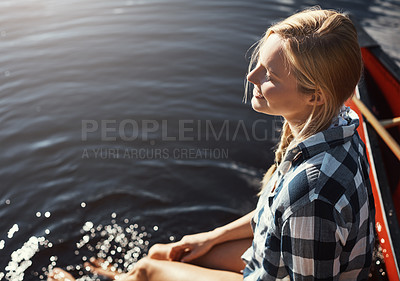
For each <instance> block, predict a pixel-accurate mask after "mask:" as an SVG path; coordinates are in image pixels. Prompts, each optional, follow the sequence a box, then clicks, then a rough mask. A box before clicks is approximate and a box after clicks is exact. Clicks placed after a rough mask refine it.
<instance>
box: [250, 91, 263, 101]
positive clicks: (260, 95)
mask: <svg viewBox="0 0 400 281" xmlns="http://www.w3.org/2000/svg"><path fill="white" fill-rule="evenodd" d="M253 96H254V97H255V98H257V99H264V96H263V95H262V94H261V93H260V92H259V91H257V90H256V89H254V91H253Z"/></svg>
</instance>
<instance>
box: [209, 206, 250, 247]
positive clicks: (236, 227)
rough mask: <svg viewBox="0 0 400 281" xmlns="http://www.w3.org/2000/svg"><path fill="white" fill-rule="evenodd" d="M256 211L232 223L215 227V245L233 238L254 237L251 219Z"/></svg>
mask: <svg viewBox="0 0 400 281" xmlns="http://www.w3.org/2000/svg"><path fill="white" fill-rule="evenodd" d="M254 212H255V211H252V212H250V213H248V214H247V215H244V216H243V217H241V218H239V219H237V220H235V221H233V222H231V223H228V224H226V225H224V226H222V227H218V228H216V229H214V230H213V231H212V232H213V235H214V237H215V238H214V239H215V245H216V244H220V243H223V242H227V241H231V240H239V239H244V238H253V230H252V229H251V224H250V221H251V219H252V218H253V216H254Z"/></svg>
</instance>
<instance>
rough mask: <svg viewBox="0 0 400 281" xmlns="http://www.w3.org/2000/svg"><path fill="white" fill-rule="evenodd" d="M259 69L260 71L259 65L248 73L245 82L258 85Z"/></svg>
mask: <svg viewBox="0 0 400 281" xmlns="http://www.w3.org/2000/svg"><path fill="white" fill-rule="evenodd" d="M259 69H260V66H259V65H257V66H256V67H255V68H253V70H252V71H250V72H249V74H247V81H249V82H250V83H252V84H254V85H258V84H260V77H259V76H260V75H259Z"/></svg>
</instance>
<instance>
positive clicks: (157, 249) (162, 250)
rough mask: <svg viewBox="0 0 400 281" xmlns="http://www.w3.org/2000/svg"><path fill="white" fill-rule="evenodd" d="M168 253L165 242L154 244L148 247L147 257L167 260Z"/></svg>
mask: <svg viewBox="0 0 400 281" xmlns="http://www.w3.org/2000/svg"><path fill="white" fill-rule="evenodd" d="M168 253H169V247H168V245H167V244H155V245H153V246H152V247H151V248H150V250H149V255H148V257H149V258H151V259H156V260H168Z"/></svg>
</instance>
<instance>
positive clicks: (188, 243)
mask: <svg viewBox="0 0 400 281" xmlns="http://www.w3.org/2000/svg"><path fill="white" fill-rule="evenodd" d="M215 244H216V238H215V235H213V234H212V232H202V233H198V234H192V235H186V236H184V237H183V238H182V239H181V240H180V241H178V242H175V243H170V244H155V245H154V246H153V247H151V248H150V250H149V257H150V258H152V259H160V260H171V261H181V262H190V261H192V260H194V259H196V258H198V257H201V256H203V255H204V254H206V253H207V252H208V251H209V250H210V249H211V248H212V247H213V246H214V245H215Z"/></svg>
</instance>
